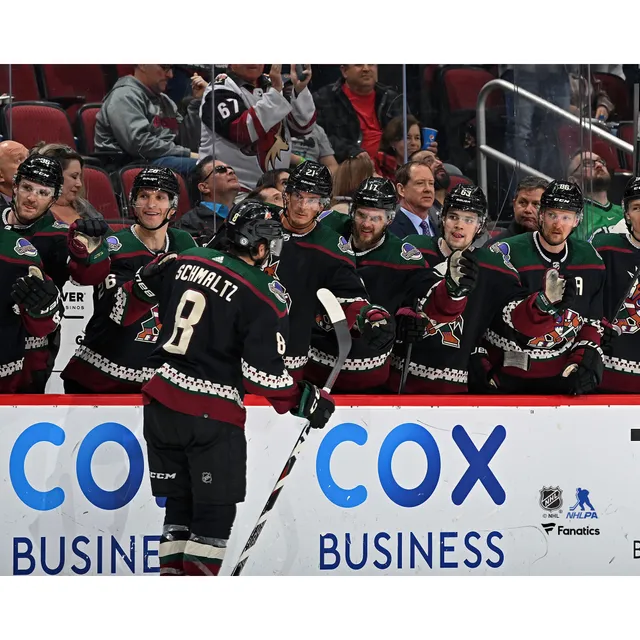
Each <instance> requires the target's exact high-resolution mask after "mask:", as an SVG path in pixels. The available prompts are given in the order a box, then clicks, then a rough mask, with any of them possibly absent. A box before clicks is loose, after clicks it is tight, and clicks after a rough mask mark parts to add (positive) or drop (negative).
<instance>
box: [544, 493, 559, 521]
mask: <svg viewBox="0 0 640 640" xmlns="http://www.w3.org/2000/svg"><path fill="white" fill-rule="evenodd" d="M540 506H541V507H542V508H543V509H544V510H545V511H558V510H559V509H560V508H561V507H562V489H561V488H560V487H542V489H540ZM545 516H546V514H545ZM551 517H557V516H551Z"/></svg>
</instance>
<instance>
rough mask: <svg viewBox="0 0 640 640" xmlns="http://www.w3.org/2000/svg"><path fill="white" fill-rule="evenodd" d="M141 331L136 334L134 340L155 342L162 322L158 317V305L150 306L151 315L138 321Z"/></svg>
mask: <svg viewBox="0 0 640 640" xmlns="http://www.w3.org/2000/svg"><path fill="white" fill-rule="evenodd" d="M140 324H141V326H142V331H140V333H138V335H137V336H136V342H151V343H155V342H156V340H157V339H158V336H159V335H160V329H162V324H161V323H160V319H159V317H158V305H156V306H155V307H152V309H151V316H150V317H148V318H147V319H146V320H144V321H143V322H141V323H140Z"/></svg>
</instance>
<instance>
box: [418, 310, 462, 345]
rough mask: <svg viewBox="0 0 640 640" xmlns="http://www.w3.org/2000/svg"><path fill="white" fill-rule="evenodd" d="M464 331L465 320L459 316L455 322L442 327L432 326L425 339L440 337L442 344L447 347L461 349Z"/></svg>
mask: <svg viewBox="0 0 640 640" xmlns="http://www.w3.org/2000/svg"><path fill="white" fill-rule="evenodd" d="M463 330H464V318H463V317H462V316H458V317H457V318H456V319H455V320H454V321H453V322H448V323H446V324H441V325H437V324H432V325H430V326H429V328H428V329H427V333H426V334H425V337H427V338H429V337H432V336H437V335H439V336H440V338H441V340H442V344H443V345H444V346H445V347H453V348H455V349H459V348H460V342H461V340H462V331H463Z"/></svg>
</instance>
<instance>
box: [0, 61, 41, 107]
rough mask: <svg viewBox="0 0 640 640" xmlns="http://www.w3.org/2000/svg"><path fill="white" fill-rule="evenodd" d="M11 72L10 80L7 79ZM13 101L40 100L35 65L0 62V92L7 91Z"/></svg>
mask: <svg viewBox="0 0 640 640" xmlns="http://www.w3.org/2000/svg"><path fill="white" fill-rule="evenodd" d="M9 72H11V80H9ZM9 85H11V95H12V96H13V99H14V100H15V101H19V100H40V91H39V89H38V81H37V80H36V72H35V67H34V65H32V64H12V65H8V64H0V94H2V93H6V94H8V93H9Z"/></svg>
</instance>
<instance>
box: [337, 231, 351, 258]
mask: <svg viewBox="0 0 640 640" xmlns="http://www.w3.org/2000/svg"><path fill="white" fill-rule="evenodd" d="M338 249H340V251H342V253H348V254H349V255H351V256H352V255H355V254H354V253H353V250H352V249H351V245H350V244H349V241H348V240H347V239H346V238H345V237H344V236H340V237H339V238H338Z"/></svg>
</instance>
